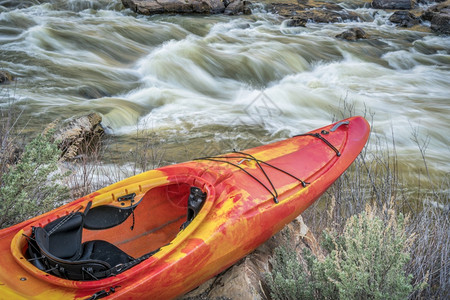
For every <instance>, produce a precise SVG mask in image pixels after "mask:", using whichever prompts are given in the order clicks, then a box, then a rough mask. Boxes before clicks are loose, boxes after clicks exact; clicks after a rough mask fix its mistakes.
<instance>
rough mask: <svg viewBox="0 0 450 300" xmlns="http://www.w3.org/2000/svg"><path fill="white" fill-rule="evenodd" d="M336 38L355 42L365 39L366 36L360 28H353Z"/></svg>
mask: <svg viewBox="0 0 450 300" xmlns="http://www.w3.org/2000/svg"><path fill="white" fill-rule="evenodd" d="M336 37H337V38H339V39H344V40H348V41H356V40H358V39H367V34H366V32H365V31H364V30H362V29H361V28H359V27H355V28H350V29H348V30H346V31H344V32H342V33H340V34H338V35H336Z"/></svg>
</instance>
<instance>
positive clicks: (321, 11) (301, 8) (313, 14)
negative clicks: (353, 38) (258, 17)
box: [263, 0, 358, 26]
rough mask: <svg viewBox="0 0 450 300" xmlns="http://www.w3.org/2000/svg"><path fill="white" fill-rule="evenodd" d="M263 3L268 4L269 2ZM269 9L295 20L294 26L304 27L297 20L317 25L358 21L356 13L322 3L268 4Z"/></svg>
mask: <svg viewBox="0 0 450 300" xmlns="http://www.w3.org/2000/svg"><path fill="white" fill-rule="evenodd" d="M263 2H265V3H267V1H263ZM267 9H268V10H269V11H271V12H274V13H277V14H279V15H280V16H282V17H286V18H293V20H294V21H292V24H293V26H302V25H298V22H300V23H299V24H301V23H303V22H301V21H298V22H297V21H296V20H307V21H311V22H315V23H336V22H343V21H356V20H358V15H357V14H356V13H354V12H350V11H347V10H345V9H343V8H342V7H340V6H339V5H336V4H330V3H327V2H320V1H314V2H313V1H311V2H310V1H307V0H304V1H287V2H286V1H284V2H269V3H267ZM288 23H290V21H289V22H288ZM287 26H289V24H288V25H287Z"/></svg>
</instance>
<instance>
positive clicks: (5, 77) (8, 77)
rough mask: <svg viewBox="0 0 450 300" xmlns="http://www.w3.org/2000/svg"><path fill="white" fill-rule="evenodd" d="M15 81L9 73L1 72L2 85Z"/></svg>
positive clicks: (0, 81) (0, 80)
mask: <svg viewBox="0 0 450 300" xmlns="http://www.w3.org/2000/svg"><path fill="white" fill-rule="evenodd" d="M13 80H14V77H13V76H12V75H11V74H10V73H9V72H7V71H4V70H0V84H1V83H8V82H11V81H13Z"/></svg>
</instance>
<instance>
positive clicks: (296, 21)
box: [286, 16, 308, 27]
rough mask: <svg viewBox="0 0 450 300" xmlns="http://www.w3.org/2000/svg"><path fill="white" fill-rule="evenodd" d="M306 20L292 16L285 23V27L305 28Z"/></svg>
mask: <svg viewBox="0 0 450 300" xmlns="http://www.w3.org/2000/svg"><path fill="white" fill-rule="evenodd" d="M307 22H308V20H307V19H303V18H302V17H298V16H294V17H291V18H290V19H289V20H288V21H287V22H286V26H287V27H306V23H307Z"/></svg>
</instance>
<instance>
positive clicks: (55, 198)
mask: <svg viewBox="0 0 450 300" xmlns="http://www.w3.org/2000/svg"><path fill="white" fill-rule="evenodd" d="M60 155H61V152H60V150H59V149H58V147H57V145H56V144H55V143H53V142H51V141H50V135H49V134H48V135H45V136H44V135H39V136H37V137H36V138H35V139H34V140H32V141H31V142H30V143H29V144H28V145H27V146H26V147H25V149H24V152H23V154H22V156H21V158H20V160H19V162H18V163H17V164H16V165H13V166H11V167H9V169H8V170H7V171H6V172H4V173H3V174H2V176H1V182H0V227H2V228H3V227H7V226H10V225H12V224H15V223H18V222H20V221H22V220H26V219H28V218H30V217H33V216H35V215H38V214H41V213H43V212H46V211H48V210H50V209H51V208H53V207H54V206H55V204H56V203H58V202H60V201H61V200H64V199H67V198H68V197H69V190H68V188H67V187H65V186H62V185H61V184H60V183H59V182H60V180H61V179H62V177H63V176H62V175H60V174H58V173H57V172H56V171H57V169H58V159H59V157H60Z"/></svg>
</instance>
